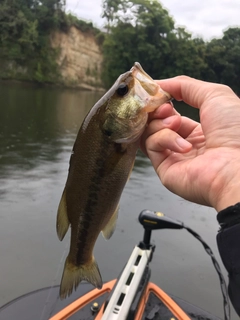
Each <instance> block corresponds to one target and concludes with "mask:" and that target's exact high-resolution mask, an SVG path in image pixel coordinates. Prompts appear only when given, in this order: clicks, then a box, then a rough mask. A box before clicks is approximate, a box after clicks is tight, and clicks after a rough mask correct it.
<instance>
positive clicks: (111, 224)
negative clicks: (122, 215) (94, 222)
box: [102, 206, 119, 240]
mask: <svg viewBox="0 0 240 320" xmlns="http://www.w3.org/2000/svg"><path fill="white" fill-rule="evenodd" d="M118 209H119V206H117V208H116V210H115V211H114V213H113V215H112V216H111V218H110V220H109V221H108V223H107V225H106V226H105V227H104V229H103V230H102V234H103V236H104V238H105V239H106V240H108V239H110V238H111V236H112V235H113V233H114V230H115V228H116V224H117V218H118Z"/></svg>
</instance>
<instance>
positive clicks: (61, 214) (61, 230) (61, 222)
mask: <svg viewBox="0 0 240 320" xmlns="http://www.w3.org/2000/svg"><path fill="white" fill-rule="evenodd" d="M69 224H70V222H69V220H68V216H67V202H66V191H65V189H64V191H63V194H62V198H61V201H60V203H59V206H58V212H57V235H58V238H59V240H61V241H62V239H63V238H64V236H65V234H66V233H67V231H68V228H69Z"/></svg>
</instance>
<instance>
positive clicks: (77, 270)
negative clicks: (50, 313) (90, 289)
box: [60, 257, 102, 299]
mask: <svg viewBox="0 0 240 320" xmlns="http://www.w3.org/2000/svg"><path fill="white" fill-rule="evenodd" d="M82 280H86V281H88V282H90V283H91V284H92V285H93V286H95V287H97V288H98V289H101V288H102V277H101V274H100V271H99V269H98V265H97V263H96V261H95V259H94V257H92V260H91V261H90V262H89V263H88V264H86V265H80V266H76V265H74V264H73V263H71V262H70V261H69V258H68V257H67V259H66V261H65V266H64V271H63V276H62V280H61V285H60V298H61V299H65V298H66V297H67V296H70V295H71V293H72V291H73V289H74V290H76V289H77V287H78V285H79V283H80V282H81V281H82Z"/></svg>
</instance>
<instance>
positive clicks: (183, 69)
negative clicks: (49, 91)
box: [0, 0, 240, 94]
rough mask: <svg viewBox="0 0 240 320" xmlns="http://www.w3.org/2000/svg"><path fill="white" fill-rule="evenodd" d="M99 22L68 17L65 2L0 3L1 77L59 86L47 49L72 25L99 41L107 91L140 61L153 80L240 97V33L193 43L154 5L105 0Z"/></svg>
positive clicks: (145, 0)
mask: <svg viewBox="0 0 240 320" xmlns="http://www.w3.org/2000/svg"><path fill="white" fill-rule="evenodd" d="M103 17H104V18H105V28H104V30H102V31H100V30H99V29H97V28H95V27H94V26H93V24H92V23H91V22H90V23H89V22H85V21H81V20H79V19H78V18H77V17H75V16H74V15H72V14H66V13H65V0H41V1H39V0H2V1H1V3H0V29H1V33H0V78H10V79H22V80H30V81H35V82H39V83H46V82H47V83H51V82H58V81H59V79H60V75H59V70H58V65H57V63H56V58H57V55H58V50H56V49H53V48H51V46H50V41H49V35H50V33H51V32H52V31H54V30H56V29H58V30H59V29H60V30H62V31H67V29H68V28H69V27H70V26H72V25H74V26H75V27H77V28H78V29H80V30H81V31H83V32H91V33H92V34H94V35H95V36H96V38H97V39H100V40H99V43H100V45H101V47H102V52H103V58H104V62H103V68H102V70H103V72H102V79H103V83H104V85H105V86H106V87H109V86H110V85H111V84H112V83H113V82H114V81H115V79H116V78H117V77H118V76H119V74H121V73H123V72H125V71H126V70H128V69H129V68H130V67H131V66H132V64H133V62H134V61H139V62H140V63H141V64H142V66H143V67H144V69H145V70H146V71H147V72H148V73H149V74H150V75H151V76H152V77H153V78H158V79H160V78H166V77H172V76H176V75H179V74H186V75H189V76H192V77H195V78H198V79H202V80H206V81H214V82H219V83H224V84H227V85H229V86H230V87H232V88H233V90H235V92H237V93H238V94H240V85H239V84H240V28H237V27H235V28H229V29H228V30H226V31H224V33H223V36H222V38H219V39H212V40H210V41H204V40H203V39H202V38H201V37H198V38H194V37H193V36H192V34H191V33H190V32H189V31H187V30H186V29H185V28H184V27H178V26H176V25H175V22H174V19H173V17H171V16H170V15H169V13H168V11H167V10H166V9H165V8H164V7H163V6H162V5H161V3H160V2H158V1H157V0H103Z"/></svg>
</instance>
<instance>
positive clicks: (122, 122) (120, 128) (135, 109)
mask: <svg viewBox="0 0 240 320" xmlns="http://www.w3.org/2000/svg"><path fill="white" fill-rule="evenodd" d="M170 98H171V97H170V95H169V94H168V93H166V92H164V91H163V90H162V89H161V88H160V87H159V85H157V84H156V83H155V82H154V81H153V79H152V78H151V77H150V76H149V75H148V74H146V73H145V71H144V70H143V69H142V67H141V65H140V64H139V63H135V64H134V66H133V67H132V68H131V70H130V71H128V72H126V73H124V74H122V75H120V76H119V78H118V79H117V81H116V82H115V83H114V85H113V86H112V87H111V89H110V90H109V91H108V92H107V93H106V94H105V95H104V96H103V97H102V98H101V99H100V100H99V101H98V102H97V103H96V104H95V105H94V106H93V108H92V109H91V110H90V112H89V113H88V115H87V116H86V118H85V120H84V121H83V123H82V126H81V128H80V130H79V132H78V135H77V138H76V141H75V144H74V146H73V151H72V155H71V158H70V165H69V172H68V177H67V182H66V185H65V189H64V191H63V194H62V198H61V201H60V204H59V207H58V213H57V234H58V237H59V239H60V240H62V239H63V238H64V236H65V234H66V232H67V230H68V228H69V225H71V243H70V250H69V254H68V257H67V258H66V262H65V266H64V271H63V275H62V280H61V286H60V297H61V298H65V297H67V296H68V295H70V294H71V293H72V290H73V288H75V290H76V288H77V286H78V284H79V283H80V282H81V281H82V280H86V281H88V282H90V283H92V284H93V285H94V286H95V287H97V288H99V289H100V288H101V287H102V278H101V275H100V272H99V269H98V266H97V263H96V261H95V259H94V256H93V248H94V244H95V242H96V240H97V237H98V235H99V233H100V232H101V231H102V233H103V236H104V237H105V238H106V239H109V238H110V237H111V235H112V234H113V232H114V229H115V226H116V220H117V215H118V203H119V199H120V196H121V193H122V191H123V188H124V186H125V184H126V182H127V180H128V177H129V175H130V173H131V171H132V168H133V165H134V160H135V156H136V151H137V149H138V140H139V137H140V136H141V134H142V132H143V130H144V128H145V126H146V123H147V118H148V113H149V112H152V111H153V110H155V109H156V108H157V107H158V106H160V105H161V104H163V103H164V102H167V101H169V99H170Z"/></svg>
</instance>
